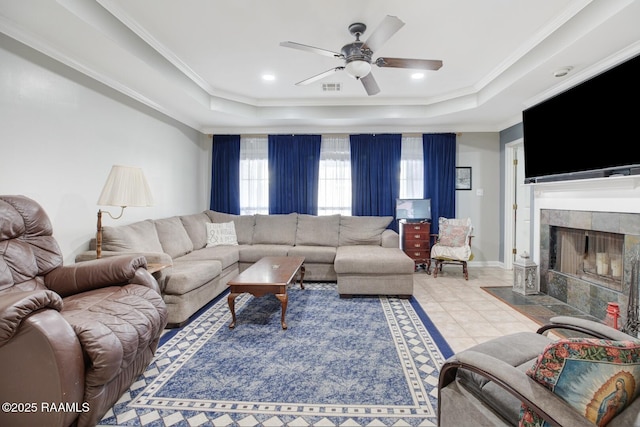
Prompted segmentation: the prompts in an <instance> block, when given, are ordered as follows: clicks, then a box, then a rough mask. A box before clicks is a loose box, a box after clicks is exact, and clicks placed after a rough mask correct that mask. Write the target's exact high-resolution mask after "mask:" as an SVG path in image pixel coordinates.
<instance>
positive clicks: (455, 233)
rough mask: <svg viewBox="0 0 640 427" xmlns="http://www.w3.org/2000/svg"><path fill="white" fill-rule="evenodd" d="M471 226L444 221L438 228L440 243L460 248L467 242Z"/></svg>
mask: <svg viewBox="0 0 640 427" xmlns="http://www.w3.org/2000/svg"><path fill="white" fill-rule="evenodd" d="M468 234H469V227H467V226H465V225H453V224H450V223H449V222H446V221H444V222H443V223H441V224H440V229H439V230H438V243H440V244H441V245H443V246H452V247H456V248H459V247H461V246H465V245H466V244H467V237H468Z"/></svg>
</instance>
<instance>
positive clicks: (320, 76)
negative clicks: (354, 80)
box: [296, 67, 371, 86]
mask: <svg viewBox="0 0 640 427" xmlns="http://www.w3.org/2000/svg"><path fill="white" fill-rule="evenodd" d="M340 70H344V67H336V68H332V69H330V70H327V71H324V72H322V73H320V74H316V75H315V76H313V77H309V78H308V79H305V80H302V81H300V82H298V83H296V86H304V85H308V84H310V83H313V82H317V81H318V80H322V79H324V78H325V77H327V76H329V75H331V74H333V73H335V72H336V71H340ZM369 74H371V73H369Z"/></svg>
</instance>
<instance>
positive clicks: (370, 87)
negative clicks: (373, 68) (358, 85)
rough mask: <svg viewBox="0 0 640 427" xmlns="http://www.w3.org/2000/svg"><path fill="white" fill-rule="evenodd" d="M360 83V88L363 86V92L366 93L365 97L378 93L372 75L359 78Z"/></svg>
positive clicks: (376, 83)
mask: <svg viewBox="0 0 640 427" xmlns="http://www.w3.org/2000/svg"><path fill="white" fill-rule="evenodd" d="M360 81H361V82H362V86H364V90H366V91H367V95H369V96H371V95H375V94H377V93H378V92H380V88H379V87H378V82H376V79H375V78H374V77H373V73H369V74H367V75H366V76H364V77H360Z"/></svg>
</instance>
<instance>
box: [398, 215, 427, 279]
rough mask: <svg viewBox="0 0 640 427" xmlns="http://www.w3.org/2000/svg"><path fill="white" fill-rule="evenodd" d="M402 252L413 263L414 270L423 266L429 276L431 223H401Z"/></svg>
mask: <svg viewBox="0 0 640 427" xmlns="http://www.w3.org/2000/svg"><path fill="white" fill-rule="evenodd" d="M401 230H402V250H403V251H404V253H406V254H407V255H408V256H409V258H411V259H413V261H414V262H415V270H416V271H417V270H418V267H419V266H425V270H426V272H427V274H431V223H429V222H402V223H401Z"/></svg>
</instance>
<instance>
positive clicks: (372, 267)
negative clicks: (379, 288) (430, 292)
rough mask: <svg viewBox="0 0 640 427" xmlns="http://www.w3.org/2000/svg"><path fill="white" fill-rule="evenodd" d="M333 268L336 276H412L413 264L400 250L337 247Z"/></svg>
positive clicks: (378, 247) (369, 247) (376, 247)
mask: <svg viewBox="0 0 640 427" xmlns="http://www.w3.org/2000/svg"><path fill="white" fill-rule="evenodd" d="M334 268H335V270H336V273H338V274H370V275H372V274H380V275H382V274H412V273H413V272H414V269H415V263H414V262H413V260H412V259H411V258H409V257H408V256H407V255H406V254H405V253H404V252H403V251H402V250H401V249H400V248H383V247H381V246H362V245H355V246H339V247H338V249H337V251H336V260H335V262H334Z"/></svg>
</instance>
